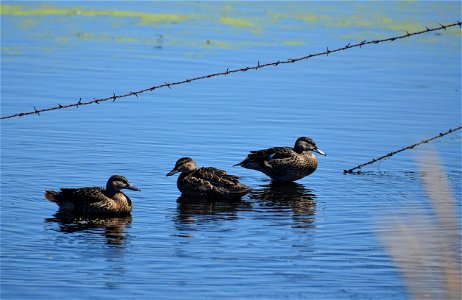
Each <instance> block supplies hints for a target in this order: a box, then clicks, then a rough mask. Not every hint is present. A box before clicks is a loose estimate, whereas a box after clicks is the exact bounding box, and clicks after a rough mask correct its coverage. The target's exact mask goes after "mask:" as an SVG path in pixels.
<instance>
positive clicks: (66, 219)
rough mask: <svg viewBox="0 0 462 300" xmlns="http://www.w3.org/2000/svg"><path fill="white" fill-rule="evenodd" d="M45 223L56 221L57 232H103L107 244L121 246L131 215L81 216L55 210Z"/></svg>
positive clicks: (123, 242)
mask: <svg viewBox="0 0 462 300" xmlns="http://www.w3.org/2000/svg"><path fill="white" fill-rule="evenodd" d="M45 222H46V223H57V224H58V226H59V227H58V229H57V231H59V232H64V233H74V232H87V233H88V234H95V233H98V234H99V233H101V230H103V232H104V237H105V238H106V242H107V244H111V245H117V246H123V245H124V244H125V238H126V233H125V229H126V227H127V226H129V225H130V224H131V222H132V217H131V215H125V216H117V217H116V216H113V217H104V216H98V217H97V216H94V217H89V216H82V215H77V214H73V213H69V212H62V211H60V212H57V213H56V214H55V215H54V217H53V218H47V219H45Z"/></svg>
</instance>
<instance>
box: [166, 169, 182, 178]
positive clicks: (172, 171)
mask: <svg viewBox="0 0 462 300" xmlns="http://www.w3.org/2000/svg"><path fill="white" fill-rule="evenodd" d="M178 172H179V171H178V170H175V169H173V170H171V171H170V172H168V173H167V175H165V176H172V175H173V174H176V173H178Z"/></svg>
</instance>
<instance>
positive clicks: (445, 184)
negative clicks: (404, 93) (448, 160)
mask: <svg viewBox="0 0 462 300" xmlns="http://www.w3.org/2000/svg"><path fill="white" fill-rule="evenodd" d="M418 165H419V168H420V173H421V176H422V179H423V183H424V186H425V188H426V192H427V195H428V199H429V200H430V203H431V207H432V213H430V214H429V213H425V212H424V211H423V210H420V209H415V210H413V211H411V212H409V213H408V214H407V216H406V217H400V218H398V217H395V218H392V219H391V220H390V222H389V223H388V225H387V226H386V228H385V229H382V230H381V231H380V233H379V235H380V237H381V238H382V240H383V241H384V243H385V246H386V248H387V250H388V251H389V253H390V255H391V257H392V259H393V261H394V262H395V263H396V266H397V267H398V268H399V269H400V270H401V272H402V275H403V278H404V280H405V281H406V286H407V288H408V293H409V296H410V298H412V299H457V300H460V299H461V260H460V259H461V235H460V228H461V227H460V219H459V217H460V214H459V207H458V205H457V202H456V199H455V198H454V196H453V195H452V193H451V188H450V185H449V181H448V178H447V176H446V175H445V173H444V171H443V170H442V167H441V163H440V162H439V158H438V157H437V155H436V154H435V152H426V153H425V154H422V155H421V156H420V157H419V158H418Z"/></svg>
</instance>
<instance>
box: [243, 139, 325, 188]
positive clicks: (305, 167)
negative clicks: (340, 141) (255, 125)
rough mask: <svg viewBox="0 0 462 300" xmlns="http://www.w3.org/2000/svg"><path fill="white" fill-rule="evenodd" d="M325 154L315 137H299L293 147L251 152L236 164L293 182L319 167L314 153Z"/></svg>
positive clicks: (283, 180) (276, 180)
mask: <svg viewBox="0 0 462 300" xmlns="http://www.w3.org/2000/svg"><path fill="white" fill-rule="evenodd" d="M312 152H316V153H319V154H321V155H323V156H326V154H325V153H324V152H323V151H322V150H320V149H319V148H318V147H317V146H316V143H315V142H314V140H313V139H311V138H309V137H299V138H298V139H297V140H296V141H295V145H294V147H293V148H290V147H273V148H268V149H263V150H258V151H250V154H248V155H247V157H246V158H245V159H244V160H243V161H241V162H240V163H238V164H236V165H234V166H241V167H243V168H246V169H253V170H257V171H259V172H262V173H264V174H265V175H267V176H269V177H270V178H271V179H272V181H275V182H292V181H296V180H299V179H301V178H303V177H306V176H308V175H310V174H312V173H313V172H314V171H315V170H316V169H317V167H318V159H317V158H316V156H315V155H314V154H313V153H312Z"/></svg>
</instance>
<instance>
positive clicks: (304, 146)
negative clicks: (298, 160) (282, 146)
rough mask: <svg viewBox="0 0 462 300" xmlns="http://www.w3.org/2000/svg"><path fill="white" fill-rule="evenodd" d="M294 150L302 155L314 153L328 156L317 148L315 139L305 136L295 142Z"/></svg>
mask: <svg viewBox="0 0 462 300" xmlns="http://www.w3.org/2000/svg"><path fill="white" fill-rule="evenodd" d="M294 150H295V152H297V153H302V152H303V151H313V152H317V153H319V154H321V155H324V156H326V154H325V153H324V152H323V151H321V149H318V147H316V143H315V142H314V141H313V139H311V138H309V137H305V136H302V137H299V138H298V139H297V141H296V142H295V146H294Z"/></svg>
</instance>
